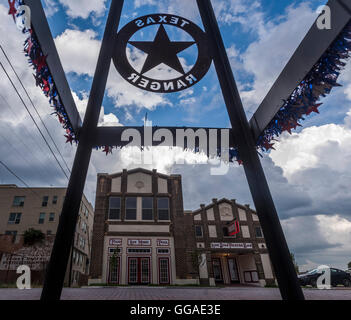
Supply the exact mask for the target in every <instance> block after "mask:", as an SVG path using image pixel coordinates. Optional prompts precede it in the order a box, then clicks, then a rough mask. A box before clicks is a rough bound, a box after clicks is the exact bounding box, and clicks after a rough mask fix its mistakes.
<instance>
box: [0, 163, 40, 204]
mask: <svg viewBox="0 0 351 320" xmlns="http://www.w3.org/2000/svg"><path fill="white" fill-rule="evenodd" d="M0 164H1V165H2V166H3V167H4V168H5V169H6V170H7V171H8V172H10V173H11V174H12V175H13V176H14V177H16V178H17V179H18V180H19V181H21V182H22V183H23V184H24V185H25V186H26V187H27V188H28V189H30V190H31V191H32V192H33V193H34V194H35V195H36V196H38V197H39V198H40V196H39V195H38V194H37V193H36V192H35V191H34V190H33V189H32V188H31V187H30V186H29V185H28V184H27V183H26V182H25V181H24V180H23V179H22V178H20V177H19V176H18V175H17V174H16V173H15V172H13V171H12V170H11V169H10V168H9V167H8V166H7V165H6V164H5V163H4V162H3V161H1V160H0Z"/></svg>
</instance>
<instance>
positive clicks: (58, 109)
mask: <svg viewBox="0 0 351 320" xmlns="http://www.w3.org/2000/svg"><path fill="white" fill-rule="evenodd" d="M8 3H9V6H10V9H9V15H12V16H13V19H14V21H16V19H19V18H20V17H21V16H22V15H23V14H24V12H19V11H18V8H19V7H20V6H22V5H24V3H23V1H20V0H13V1H11V0H8ZM22 32H23V33H26V34H28V35H29V36H28V38H27V39H26V40H25V42H24V52H25V55H26V56H27V57H28V61H29V64H30V66H32V67H33V69H34V71H35V73H34V74H33V76H34V79H35V83H36V86H37V87H40V88H41V90H42V91H43V93H44V94H45V96H46V97H47V98H49V103H50V106H51V107H52V108H53V109H54V112H53V113H52V114H54V115H56V116H57V118H58V120H59V122H60V124H61V125H62V127H63V128H64V129H65V130H66V135H65V138H66V139H67V141H66V142H67V143H70V144H72V143H73V142H75V143H77V137H76V135H75V133H74V130H73V128H72V125H71V123H70V121H69V118H68V115H67V113H66V110H65V107H64V105H63V103H62V101H61V98H60V96H59V94H58V92H57V89H56V85H55V82H54V80H53V77H52V75H51V73H50V70H49V67H48V65H47V63H46V58H47V56H45V55H44V53H43V51H42V50H41V47H40V43H39V41H38V39H37V37H36V35H35V32H34V30H33V29H27V28H26V27H23V29H22Z"/></svg>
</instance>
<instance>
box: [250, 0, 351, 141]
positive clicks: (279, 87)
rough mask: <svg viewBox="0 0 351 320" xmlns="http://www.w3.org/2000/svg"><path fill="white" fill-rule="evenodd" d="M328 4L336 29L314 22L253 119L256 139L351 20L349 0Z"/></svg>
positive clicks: (251, 123)
mask: <svg viewBox="0 0 351 320" xmlns="http://www.w3.org/2000/svg"><path fill="white" fill-rule="evenodd" d="M327 5H328V6H329V7H330V10H331V12H332V28H331V29H330V30H320V29H318V27H317V24H316V23H314V24H313V25H312V27H311V29H310V30H309V32H308V33H307V35H306V36H305V38H304V39H303V41H302V42H301V44H300V45H299V47H298V48H297V49H296V51H295V53H294V55H293V56H292V57H291V59H290V60H289V62H288V63H287V65H286V67H285V68H284V70H283V71H282V72H281V74H280V75H279V77H278V79H277V80H276V81H275V83H274V84H273V86H272V88H271V89H270V91H269V92H268V94H267V96H266V97H265V98H264V99H263V101H262V103H261V104H260V106H259V107H258V109H257V110H256V112H255V114H254V115H253V117H252V119H251V120H250V127H251V130H252V132H253V136H254V139H255V141H257V139H258V137H259V136H260V135H261V134H262V132H263V130H264V129H265V128H266V127H267V125H268V124H269V123H270V122H271V120H272V119H273V118H274V116H275V115H276V113H277V112H278V111H279V109H280V108H281V107H282V106H283V104H284V101H286V100H287V99H288V98H289V97H290V95H291V93H292V92H293V91H294V89H295V88H296V87H297V86H298V85H299V84H300V82H301V81H302V80H303V79H304V78H305V76H306V75H307V73H308V72H309V71H310V70H311V69H312V67H313V66H314V65H315V64H316V62H317V61H318V60H319V59H320V57H321V56H322V55H323V53H324V52H325V51H326V50H327V49H328V47H329V46H330V45H331V44H332V42H333V41H334V40H335V38H337V36H338V35H339V34H340V32H341V31H342V30H343V29H344V27H345V26H346V24H347V23H348V22H349V21H350V19H351V4H350V3H349V2H348V3H346V1H345V2H343V1H342V0H329V2H328V3H327ZM336 17H337V18H336Z"/></svg>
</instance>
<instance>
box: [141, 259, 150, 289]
mask: <svg viewBox="0 0 351 320" xmlns="http://www.w3.org/2000/svg"><path fill="white" fill-rule="evenodd" d="M149 262H150V260H149V258H140V268H141V270H140V282H141V283H142V284H148V283H150V263H149Z"/></svg>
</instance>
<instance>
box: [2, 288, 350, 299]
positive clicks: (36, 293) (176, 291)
mask: <svg viewBox="0 0 351 320" xmlns="http://www.w3.org/2000/svg"><path fill="white" fill-rule="evenodd" d="M40 293H41V289H31V290H18V289H0V300H38V299H39V298H40ZM304 294H305V297H306V299H307V300H351V289H344V288H341V287H340V288H337V289H333V290H317V289H304ZM62 299H63V300H280V299H281V298H280V293H279V289H276V288H261V287H228V288H188V287H179V288H174V287H173V288H172V287H162V288H160V287H108V288H106V287H105V288H104V287H99V288H93V287H90V288H80V289H71V288H65V289H64V290H63V294H62Z"/></svg>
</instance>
